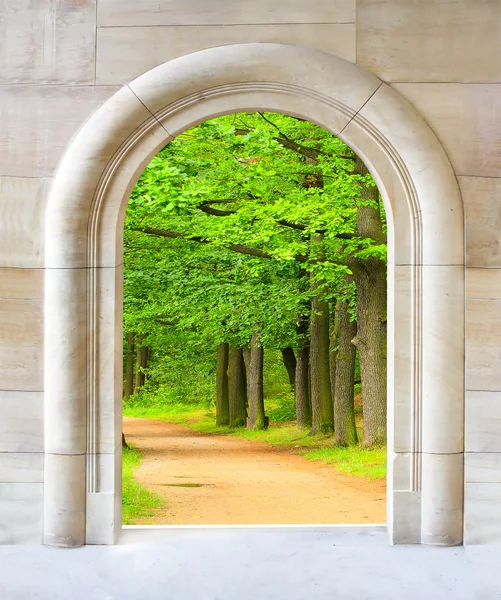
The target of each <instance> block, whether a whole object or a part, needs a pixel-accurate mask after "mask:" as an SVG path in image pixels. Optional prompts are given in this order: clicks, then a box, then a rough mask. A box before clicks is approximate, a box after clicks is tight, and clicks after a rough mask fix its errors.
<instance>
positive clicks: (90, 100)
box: [0, 85, 118, 177]
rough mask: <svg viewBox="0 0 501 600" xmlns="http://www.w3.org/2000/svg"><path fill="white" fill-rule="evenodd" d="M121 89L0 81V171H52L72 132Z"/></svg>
mask: <svg viewBox="0 0 501 600" xmlns="http://www.w3.org/2000/svg"><path fill="white" fill-rule="evenodd" d="M117 89H118V88H117V87H109V86H94V87H91V86H35V85H0V175H4V176H12V177H50V176H51V175H53V173H54V171H55V168H56V165H57V163H58V161H59V159H60V157H61V155H62V154H63V152H64V150H65V148H66V147H67V145H68V143H69V142H70V140H71V138H72V136H73V135H74V134H75V133H76V131H77V130H78V129H79V128H80V127H81V126H82V125H83V123H84V121H85V120H86V119H87V118H88V117H89V116H90V115H91V114H92V113H93V112H94V111H95V110H96V109H97V108H99V106H101V104H103V102H105V101H106V100H107V99H108V98H109V97H110V96H111V95H112V94H113V93H114V92H115V91H117Z"/></svg>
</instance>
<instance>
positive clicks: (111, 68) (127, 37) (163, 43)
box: [96, 23, 356, 84]
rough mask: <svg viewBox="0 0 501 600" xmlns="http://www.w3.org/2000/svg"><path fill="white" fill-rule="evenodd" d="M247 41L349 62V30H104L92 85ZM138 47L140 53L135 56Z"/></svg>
mask: <svg viewBox="0 0 501 600" xmlns="http://www.w3.org/2000/svg"><path fill="white" fill-rule="evenodd" d="M247 42H271V43H282V44H297V45H301V46H310V47H313V48H318V49H319V50H324V51H325V52H330V53H331V54H336V55H337V56H340V57H341V58H345V59H346V60H349V61H351V62H355V58H356V56H355V25H352V24H343V25H336V24H331V25H325V24H318V23H315V24H312V25H307V24H299V25H290V24H286V25H252V26H250V25H235V26H232V27H228V26H219V27H217V26H210V27H197V26H194V27H106V28H101V29H99V30H98V37H97V63H96V65H97V66H96V81H97V83H98V84H116V83H127V82H128V81H131V80H132V79H134V78H135V77H137V76H138V75H141V74H142V73H144V72H145V71H148V70H149V69H151V68H153V67H155V66H157V65H160V64H162V63H164V62H167V61H169V60H172V59H173V58H177V57H179V56H183V55H184V54H189V53H190V52H195V51H197V50H203V49H204V48H211V47H214V46H223V45H226V44H242V43H247ZM138 48H140V49H141V51H140V52H138Z"/></svg>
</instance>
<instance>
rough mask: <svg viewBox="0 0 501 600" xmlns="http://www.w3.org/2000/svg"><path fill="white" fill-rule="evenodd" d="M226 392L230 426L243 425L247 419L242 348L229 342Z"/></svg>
mask: <svg viewBox="0 0 501 600" xmlns="http://www.w3.org/2000/svg"><path fill="white" fill-rule="evenodd" d="M228 393H229V405H230V423H229V425H230V427H244V426H245V424H246V421H247V410H246V408H245V398H246V381H245V364H244V359H243V354H242V348H239V347H238V346H234V345H232V344H230V346H229V350H228Z"/></svg>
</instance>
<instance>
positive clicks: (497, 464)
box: [464, 452, 501, 483]
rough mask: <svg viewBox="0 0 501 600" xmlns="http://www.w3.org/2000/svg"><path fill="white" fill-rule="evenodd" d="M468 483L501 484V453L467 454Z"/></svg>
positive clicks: (465, 465)
mask: <svg viewBox="0 0 501 600" xmlns="http://www.w3.org/2000/svg"><path fill="white" fill-rule="evenodd" d="M464 467H465V481H466V483H501V452H466V453H465V455H464Z"/></svg>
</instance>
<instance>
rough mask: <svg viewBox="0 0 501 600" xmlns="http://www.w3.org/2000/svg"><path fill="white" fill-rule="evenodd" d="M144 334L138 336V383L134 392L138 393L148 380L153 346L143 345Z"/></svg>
mask: <svg viewBox="0 0 501 600" xmlns="http://www.w3.org/2000/svg"><path fill="white" fill-rule="evenodd" d="M143 339H144V336H143V335H138V336H136V385H135V389H134V393H137V392H138V391H139V390H140V389H141V388H142V387H143V385H144V383H145V381H146V367H147V366H148V361H149V360H150V355H151V348H149V347H148V346H142V345H141V344H142V342H143Z"/></svg>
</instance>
